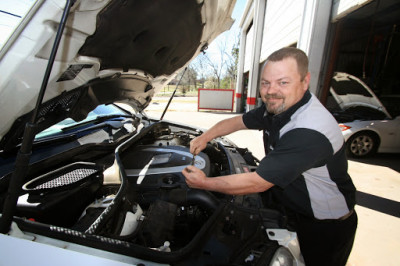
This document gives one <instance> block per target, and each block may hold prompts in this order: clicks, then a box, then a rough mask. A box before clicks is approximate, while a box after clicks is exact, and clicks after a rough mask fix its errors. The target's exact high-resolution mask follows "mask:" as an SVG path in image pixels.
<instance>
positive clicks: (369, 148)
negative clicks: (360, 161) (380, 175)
mask: <svg viewBox="0 0 400 266" xmlns="http://www.w3.org/2000/svg"><path fill="white" fill-rule="evenodd" d="M378 145H379V138H378V136H376V134H373V133H370V132H359V133H357V134H354V135H353V136H351V137H350V139H349V140H348V141H347V143H346V147H347V152H348V154H349V155H350V156H352V157H358V158H361V157H367V156H371V155H373V154H375V153H376V151H377V150H378Z"/></svg>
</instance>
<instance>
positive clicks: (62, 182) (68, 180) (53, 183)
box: [33, 168, 97, 190]
mask: <svg viewBox="0 0 400 266" xmlns="http://www.w3.org/2000/svg"><path fill="white" fill-rule="evenodd" d="M96 172H97V170H95V169H85V168H79V169H76V170H73V171H72V172H69V173H66V174H64V175H62V176H60V177H57V178H55V179H53V180H50V181H47V182H45V183H43V184H40V185H38V186H36V187H34V188H33V190H37V189H47V188H56V187H62V186H66V185H69V184H73V183H75V182H78V181H80V180H82V179H84V178H86V177H88V176H90V175H92V174H94V173H96Z"/></svg>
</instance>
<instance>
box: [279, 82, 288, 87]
mask: <svg viewBox="0 0 400 266" xmlns="http://www.w3.org/2000/svg"><path fill="white" fill-rule="evenodd" d="M287 84H289V82H287V81H281V82H279V85H281V86H285V85H287Z"/></svg>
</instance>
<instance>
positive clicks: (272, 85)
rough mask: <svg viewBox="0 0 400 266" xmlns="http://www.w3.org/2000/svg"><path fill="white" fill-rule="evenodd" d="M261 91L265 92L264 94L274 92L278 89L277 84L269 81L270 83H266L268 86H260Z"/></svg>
mask: <svg viewBox="0 0 400 266" xmlns="http://www.w3.org/2000/svg"><path fill="white" fill-rule="evenodd" d="M262 91H263V92H264V93H265V94H274V93H276V92H277V91H278V90H277V85H276V84H275V83H272V82H271V83H270V84H268V86H265V87H264V88H262Z"/></svg>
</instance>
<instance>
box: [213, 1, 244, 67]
mask: <svg viewBox="0 0 400 266" xmlns="http://www.w3.org/2000/svg"><path fill="white" fill-rule="evenodd" d="M246 2H247V0H236V4H235V7H234V9H233V12H232V18H233V19H234V20H235V22H234V23H233V25H232V26H231V28H230V30H228V31H226V32H224V33H222V34H221V35H219V36H218V37H217V38H216V39H215V40H214V41H213V42H212V43H211V44H210V45H209V46H208V49H207V50H206V54H207V56H208V57H209V58H210V59H211V61H212V62H219V61H220V48H219V47H220V46H222V47H223V45H224V43H226V44H227V47H226V51H227V52H228V53H229V54H230V51H231V50H232V46H233V44H235V42H236V41H238V40H237V38H238V36H239V32H240V29H239V23H240V20H241V18H242V14H243V11H244V9H245V7H246Z"/></svg>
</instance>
